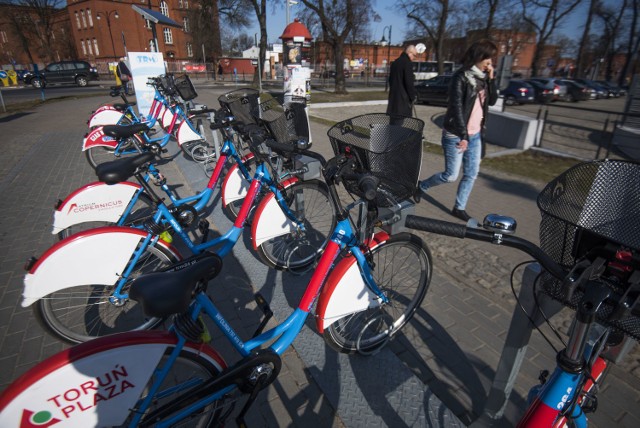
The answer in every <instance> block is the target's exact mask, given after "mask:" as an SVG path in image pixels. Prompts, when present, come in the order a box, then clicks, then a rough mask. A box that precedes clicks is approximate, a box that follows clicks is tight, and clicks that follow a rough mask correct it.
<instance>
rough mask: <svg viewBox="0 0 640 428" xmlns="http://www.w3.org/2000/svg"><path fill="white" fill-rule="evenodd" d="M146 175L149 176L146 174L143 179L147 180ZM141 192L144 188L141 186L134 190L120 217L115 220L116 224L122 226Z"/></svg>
mask: <svg viewBox="0 0 640 428" xmlns="http://www.w3.org/2000/svg"><path fill="white" fill-rule="evenodd" d="M148 177H149V176H148V175H147V176H146V177H145V181H146V180H148ZM143 192H144V189H143V188H142V187H140V188H139V189H138V190H136V192H135V193H134V194H133V197H132V198H131V200H130V201H129V204H128V205H127V208H125V209H124V212H123V213H122V215H121V216H120V218H119V219H118V221H117V222H116V225H118V226H123V225H124V222H125V221H126V220H127V217H129V214H131V211H132V210H133V207H134V205H135V204H136V202H138V199H140V195H141V194H142V193H143Z"/></svg>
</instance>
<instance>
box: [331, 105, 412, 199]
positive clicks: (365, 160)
mask: <svg viewBox="0 0 640 428" xmlns="http://www.w3.org/2000/svg"><path fill="white" fill-rule="evenodd" d="M423 128H424V122H423V121H422V120H420V119H416V118H412V117H402V116H389V115H386V114H382V113H373V114H365V115H362V116H356V117H353V118H351V119H347V120H344V121H342V122H338V123H337V124H335V125H334V126H332V127H331V128H330V129H329V131H328V132H327V135H328V136H329V140H330V141H331V146H332V148H333V151H334V153H335V155H336V156H337V155H339V154H345V153H346V154H348V155H349V156H351V157H353V159H354V160H355V162H356V165H357V172H363V173H371V174H373V175H374V176H376V177H378V178H379V179H380V188H379V192H378V197H377V198H376V203H377V204H378V206H391V205H393V200H395V202H399V201H401V200H404V199H408V198H410V197H412V196H414V194H415V192H416V189H417V186H418V177H419V176H420V166H421V164H422V130H423ZM344 186H345V188H346V190H347V191H348V192H349V193H351V194H353V195H355V196H357V197H362V194H361V191H360V189H359V188H358V183H357V182H355V181H353V180H352V181H349V180H345V182H344Z"/></svg>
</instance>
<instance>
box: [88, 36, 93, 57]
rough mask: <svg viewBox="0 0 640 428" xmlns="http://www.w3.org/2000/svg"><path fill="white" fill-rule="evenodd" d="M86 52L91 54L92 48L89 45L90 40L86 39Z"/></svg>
mask: <svg viewBox="0 0 640 428" xmlns="http://www.w3.org/2000/svg"><path fill="white" fill-rule="evenodd" d="M87 52H89V55H93V48H92V47H91V40H89V39H87Z"/></svg>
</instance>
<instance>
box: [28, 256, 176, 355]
mask: <svg viewBox="0 0 640 428" xmlns="http://www.w3.org/2000/svg"><path fill="white" fill-rule="evenodd" d="M177 261H178V260H177V259H176V258H175V256H174V255H173V254H172V253H170V252H169V251H167V250H166V249H165V248H163V247H161V246H150V247H148V248H147V249H146V251H145V253H144V254H143V255H142V256H141V257H140V260H139V261H138V263H137V264H136V266H135V267H134V269H133V271H132V273H131V279H132V280H133V278H136V277H138V276H140V275H142V274H145V273H150V272H156V271H158V270H160V269H163V268H165V267H167V266H169V265H170V264H173V263H175V262H177ZM113 288H114V284H108V285H107V284H92V285H80V286H75V287H69V288H66V289H63V290H59V291H56V292H54V293H51V294H49V295H47V296H45V297H43V298H42V299H40V300H38V302H37V303H36V304H35V305H34V311H35V314H36V317H37V318H38V320H39V321H40V322H41V323H42V325H43V326H45V327H46V328H47V329H48V330H49V331H50V332H51V333H53V334H54V335H56V336H58V337H60V338H61V339H63V340H65V341H68V342H71V343H80V342H86V341H88V340H91V339H95V338H96V337H100V336H105V335H107V334H113V333H119V332H125V331H131V330H148V329H151V328H153V327H155V326H156V325H158V324H159V323H160V322H161V321H162V319H160V318H149V317H147V316H146V315H145V314H144V312H143V311H142V308H141V307H140V305H139V304H138V303H137V302H135V301H133V300H130V299H124V300H123V301H121V302H113V303H112V302H111V301H110V300H109V298H110V297H111V294H112V292H113ZM127 288H128V284H127V285H125V287H124V290H123V292H126V290H127Z"/></svg>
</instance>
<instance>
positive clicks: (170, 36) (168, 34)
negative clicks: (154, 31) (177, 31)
mask: <svg viewBox="0 0 640 428" xmlns="http://www.w3.org/2000/svg"><path fill="white" fill-rule="evenodd" d="M162 32H163V33H164V42H165V43H166V44H167V45H172V44H173V34H171V28H165V29H164V30H162Z"/></svg>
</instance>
